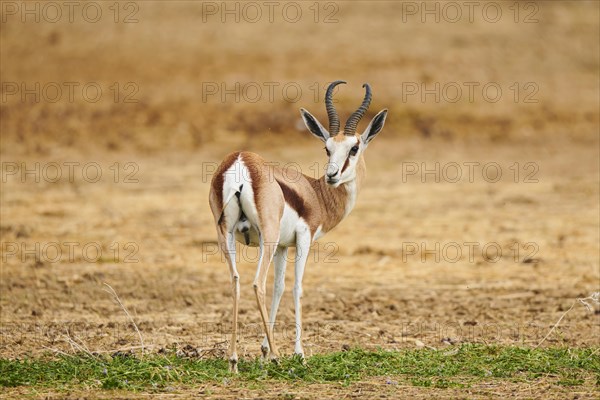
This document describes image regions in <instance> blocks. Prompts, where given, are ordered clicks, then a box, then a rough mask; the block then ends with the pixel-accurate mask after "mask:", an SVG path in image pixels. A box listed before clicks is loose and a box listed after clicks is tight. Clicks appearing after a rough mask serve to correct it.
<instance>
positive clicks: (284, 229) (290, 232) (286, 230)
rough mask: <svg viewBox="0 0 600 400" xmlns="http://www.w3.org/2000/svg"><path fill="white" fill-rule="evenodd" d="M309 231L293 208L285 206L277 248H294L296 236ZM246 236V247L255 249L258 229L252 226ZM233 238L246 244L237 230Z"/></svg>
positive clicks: (242, 235) (257, 241) (242, 234)
mask: <svg viewBox="0 0 600 400" xmlns="http://www.w3.org/2000/svg"><path fill="white" fill-rule="evenodd" d="M309 231H310V228H309V227H308V224H307V223H306V222H305V221H304V220H303V219H302V218H300V217H299V216H298V213H297V212H296V211H295V210H294V209H293V208H291V207H290V206H289V205H287V204H286V205H285V208H284V209H283V216H282V217H281V221H280V224H279V246H284V247H294V246H296V235H297V234H298V233H306V232H309ZM247 235H248V239H249V243H248V246H252V247H256V246H258V245H259V243H260V242H259V238H258V229H257V228H256V226H255V225H254V224H253V225H252V227H251V228H250V230H249V231H248V232H247ZM235 238H236V240H237V241H238V242H240V243H242V244H246V238H245V236H244V233H242V232H240V231H239V230H238V229H236V230H235Z"/></svg>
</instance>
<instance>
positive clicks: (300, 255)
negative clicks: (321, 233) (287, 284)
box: [292, 231, 311, 358]
mask: <svg viewBox="0 0 600 400" xmlns="http://www.w3.org/2000/svg"><path fill="white" fill-rule="evenodd" d="M310 242H311V236H310V232H308V231H305V232H297V233H296V260H295V261H296V264H295V266H294V274H295V277H294V289H293V290H292V293H293V295H294V307H295V309H296V339H295V343H294V353H295V354H297V355H299V356H300V357H302V358H304V350H303V348H302V278H303V276H304V267H305V266H306V260H307V259H308V253H309V251H310Z"/></svg>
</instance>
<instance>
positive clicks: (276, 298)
mask: <svg viewBox="0 0 600 400" xmlns="http://www.w3.org/2000/svg"><path fill="white" fill-rule="evenodd" d="M287 251H288V249H287V247H277V250H275V256H274V257H273V266H274V267H275V280H274V281H273V299H272V302H271V311H270V313H269V325H270V326H271V329H274V328H275V320H276V319H277V310H278V309H279V302H280V301H281V295H283V291H284V289H285V267H286V261H287V260H286V257H287ZM260 349H261V351H262V354H263V358H267V356H268V354H269V341H268V339H267V336H266V335H265V338H264V340H263V343H262V346H260Z"/></svg>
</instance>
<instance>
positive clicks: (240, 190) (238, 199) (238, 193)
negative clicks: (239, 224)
mask: <svg viewBox="0 0 600 400" xmlns="http://www.w3.org/2000/svg"><path fill="white" fill-rule="evenodd" d="M243 187H244V184H243V183H242V184H241V185H240V187H239V188H238V190H236V191H235V192H233V193H231V194H230V195H229V196H227V200H225V202H224V203H223V208H222V209H221V215H220V216H219V221H218V224H219V225H221V222H223V216H224V215H225V209H226V208H227V205H229V202H230V201H231V200H233V197H234V196H235V197H236V198H237V201H238V205H239V207H240V213H241V214H242V215H244V212H243V211H242V204H241V203H240V196H241V195H242V188H243ZM238 219H239V218H238Z"/></svg>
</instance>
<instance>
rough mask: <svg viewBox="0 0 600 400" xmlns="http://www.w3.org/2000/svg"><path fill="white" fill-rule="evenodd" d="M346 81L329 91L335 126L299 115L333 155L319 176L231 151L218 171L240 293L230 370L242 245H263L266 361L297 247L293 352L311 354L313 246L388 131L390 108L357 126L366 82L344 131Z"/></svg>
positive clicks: (272, 354)
mask: <svg viewBox="0 0 600 400" xmlns="http://www.w3.org/2000/svg"><path fill="white" fill-rule="evenodd" d="M341 83H346V82H344V81H335V82H333V83H332V84H330V85H329V87H328V88H327V91H326V93H325V105H326V109H327V115H328V117H329V130H327V129H325V128H324V127H323V125H321V123H319V121H318V120H317V119H316V118H315V117H314V116H312V115H311V114H310V113H309V112H308V111H306V110H305V109H303V108H301V109H300V113H301V115H302V119H303V120H304V123H305V124H306V127H307V128H308V130H309V131H310V132H311V133H312V134H313V135H314V136H316V137H317V138H319V139H320V140H322V141H323V142H324V143H325V152H326V153H327V157H328V158H329V160H328V163H327V164H326V171H325V175H324V176H323V177H322V178H320V179H314V178H312V177H309V176H306V175H304V174H301V173H300V172H298V171H297V170H296V169H292V168H290V169H285V168H283V169H282V168H278V167H275V166H273V163H267V162H265V160H264V159H262V158H261V157H260V156H259V155H257V154H254V153H250V152H246V151H238V152H235V153H231V154H229V155H228V156H227V157H225V159H224V160H223V162H222V163H221V165H220V166H219V168H218V169H217V170H216V172H215V174H214V176H213V178H212V182H211V188H210V194H209V202H210V208H211V210H212V213H213V216H214V218H215V225H216V228H217V235H218V241H219V247H220V249H221V251H222V253H223V255H224V257H225V259H226V260H227V263H228V264H229V271H230V272H231V281H232V282H231V283H232V291H233V327H232V334H231V347H230V358H229V369H230V370H231V371H232V372H237V362H238V357H237V352H236V346H237V343H236V339H237V328H238V302H239V298H240V286H239V274H238V270H237V268H236V258H235V251H236V249H235V242H236V240H237V241H238V242H240V243H243V244H246V245H248V246H259V252H260V256H259V261H258V267H257V270H256V276H255V278H254V284H253V287H254V292H255V294H256V302H257V303H258V308H259V310H260V316H261V318H262V322H263V328H264V331H265V338H264V341H263V343H262V346H261V351H262V354H263V358H265V359H266V358H267V356H268V358H269V359H271V360H274V361H275V360H277V357H278V351H277V348H276V347H275V343H274V340H273V339H274V338H273V327H274V326H275V319H276V317H277V309H278V308H279V302H280V300H281V295H282V294H283V290H284V286H285V282H284V281H285V279H284V278H285V268H286V257H287V249H288V247H290V246H292V247H293V246H295V247H296V257H295V282H294V289H293V296H294V306H295V309H296V336H295V346H294V353H295V354H297V355H299V356H300V357H302V358H304V351H303V348H302V303H301V298H302V277H303V275H304V266H305V264H306V259H307V257H308V254H309V250H310V247H311V245H312V243H313V242H314V241H315V240H317V239H318V238H320V237H321V236H323V235H324V234H325V233H327V232H328V231H330V230H331V229H333V228H334V227H335V226H336V225H337V224H339V223H340V221H341V220H342V219H344V218H345V217H346V216H347V215H348V214H349V213H350V211H351V210H352V208H353V207H354V204H355V202H356V195H357V193H358V190H359V188H360V185H361V183H362V181H363V179H364V176H365V170H366V166H365V161H364V157H363V153H364V151H365V149H366V148H367V146H368V144H369V142H371V140H373V138H374V137H375V136H376V135H377V134H378V133H379V132H380V131H381V129H382V128H383V124H384V123H385V118H386V116H387V109H384V110H382V111H380V112H379V113H378V114H377V115H375V117H373V119H372V120H371V122H370V123H369V126H368V127H367V129H366V130H365V131H364V132H363V133H362V134H357V133H356V127H357V125H358V122H359V121H360V120H361V118H362V117H363V115H364V114H365V112H366V111H367V109H368V107H369V104H370V103H371V87H370V86H369V84H367V83H365V84H364V85H363V87H364V88H365V91H366V94H365V97H364V100H363V102H362V104H361V106H360V107H359V108H358V110H356V111H355V112H354V113H353V114H352V115H351V116H350V118H349V119H348V121H347V122H346V125H345V127H344V130H343V131H340V121H339V117H338V115H337V112H336V110H335V108H334V106H333V100H332V95H333V90H334V88H335V87H336V86H337V85H339V84H341ZM272 259H273V260H274V266H275V282H274V289H273V298H272V303H271V314H270V315H267V308H266V305H265V293H266V282H267V272H268V270H269V264H270V263H271V260H272Z"/></svg>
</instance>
